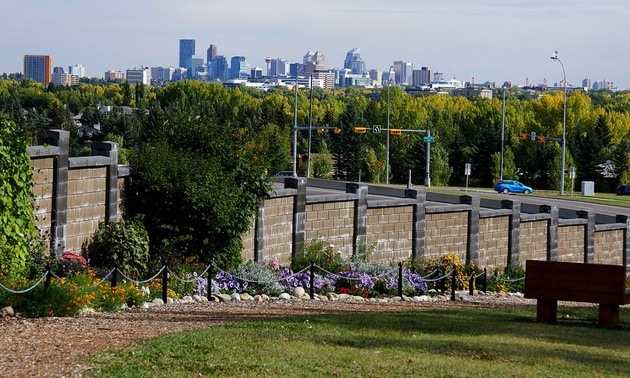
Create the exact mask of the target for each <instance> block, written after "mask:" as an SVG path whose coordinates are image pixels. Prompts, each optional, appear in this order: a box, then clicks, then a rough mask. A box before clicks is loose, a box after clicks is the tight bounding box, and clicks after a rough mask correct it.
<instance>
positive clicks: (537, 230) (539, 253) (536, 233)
mask: <svg viewBox="0 0 630 378" xmlns="http://www.w3.org/2000/svg"><path fill="white" fill-rule="evenodd" d="M547 223H548V221H547V220H537V221H530V222H521V229H520V231H521V234H520V240H519V257H520V258H519V260H520V261H527V260H547V249H548V244H547Z"/></svg>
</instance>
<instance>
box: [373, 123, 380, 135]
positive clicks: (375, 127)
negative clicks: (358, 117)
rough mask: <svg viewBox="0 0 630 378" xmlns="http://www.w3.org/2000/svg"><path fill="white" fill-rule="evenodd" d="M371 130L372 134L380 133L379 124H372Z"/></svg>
mask: <svg viewBox="0 0 630 378" xmlns="http://www.w3.org/2000/svg"><path fill="white" fill-rule="evenodd" d="M372 132H373V133H374V134H380V133H381V126H380V125H374V126H372Z"/></svg>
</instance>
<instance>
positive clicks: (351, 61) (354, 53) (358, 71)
mask: <svg viewBox="0 0 630 378" xmlns="http://www.w3.org/2000/svg"><path fill="white" fill-rule="evenodd" d="M343 68H345V69H348V70H350V73H351V74H355V75H362V74H363V73H365V72H366V71H367V70H366V69H365V61H364V60H363V58H361V50H359V49H358V48H354V49H352V50H350V51H348V52H347V53H346V59H345V60H344V61H343Z"/></svg>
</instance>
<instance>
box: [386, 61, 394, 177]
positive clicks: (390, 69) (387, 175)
mask: <svg viewBox="0 0 630 378" xmlns="http://www.w3.org/2000/svg"><path fill="white" fill-rule="evenodd" d="M393 69H394V66H390V67H389V71H387V146H386V149H387V154H386V155H387V156H386V157H385V183H386V184H389V106H390V105H389V87H391V86H392V70H393Z"/></svg>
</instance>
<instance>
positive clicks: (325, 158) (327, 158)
mask: <svg viewBox="0 0 630 378" xmlns="http://www.w3.org/2000/svg"><path fill="white" fill-rule="evenodd" d="M310 164H313V166H312V169H313V177H316V178H322V179H327V180H330V179H332V169H333V161H332V156H331V155H330V152H328V147H327V146H326V142H325V141H322V142H321V143H320V145H319V153H318V154H317V156H314V157H313V158H312V160H311V162H310Z"/></svg>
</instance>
